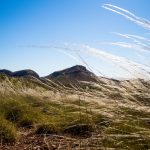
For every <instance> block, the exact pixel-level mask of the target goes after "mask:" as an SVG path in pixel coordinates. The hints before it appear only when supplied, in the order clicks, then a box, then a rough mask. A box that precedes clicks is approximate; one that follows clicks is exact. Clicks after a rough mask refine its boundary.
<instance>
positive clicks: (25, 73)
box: [0, 69, 39, 78]
mask: <svg viewBox="0 0 150 150" xmlns="http://www.w3.org/2000/svg"><path fill="white" fill-rule="evenodd" d="M0 74H5V75H8V76H11V77H35V78H39V75H38V74H37V73H36V72H35V71H33V70H30V69H26V70H20V71H16V72H11V71H9V70H6V69H3V70H0Z"/></svg>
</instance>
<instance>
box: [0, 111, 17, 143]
mask: <svg viewBox="0 0 150 150" xmlns="http://www.w3.org/2000/svg"><path fill="white" fill-rule="evenodd" d="M17 139H18V135H17V131H16V128H15V126H14V125H13V124H12V123H11V122H9V121H8V120H6V119H5V118H4V116H3V115H2V114H0V141H1V143H2V144H3V143H13V142H16V140H17Z"/></svg>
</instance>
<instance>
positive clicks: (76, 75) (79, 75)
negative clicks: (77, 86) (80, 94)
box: [46, 65, 97, 84]
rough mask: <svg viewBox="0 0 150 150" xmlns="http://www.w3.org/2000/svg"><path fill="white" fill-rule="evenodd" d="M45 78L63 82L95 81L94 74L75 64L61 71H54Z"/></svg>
mask: <svg viewBox="0 0 150 150" xmlns="http://www.w3.org/2000/svg"><path fill="white" fill-rule="evenodd" d="M46 78H47V79H50V80H53V81H58V82H61V83H63V84H68V83H77V81H88V82H90V81H92V82H97V77H96V75H95V74H94V73H92V72H90V71H89V70H87V69H86V67H84V66H81V65H76V66H73V67H70V68H67V69H64V70H61V71H56V72H54V73H52V74H50V75H48V76H46Z"/></svg>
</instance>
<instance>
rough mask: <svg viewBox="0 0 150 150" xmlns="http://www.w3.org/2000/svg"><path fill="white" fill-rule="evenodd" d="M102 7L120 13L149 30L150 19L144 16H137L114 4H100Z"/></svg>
mask: <svg viewBox="0 0 150 150" xmlns="http://www.w3.org/2000/svg"><path fill="white" fill-rule="evenodd" d="M102 7H103V8H105V9H107V10H110V11H112V12H115V13H117V14H119V15H122V16H123V17H125V18H126V19H128V20H130V21H132V22H134V23H136V24H137V25H139V26H141V27H143V28H145V29H148V30H150V21H149V20H147V19H145V18H141V17H138V16H136V15H135V14H133V13H131V12H130V11H128V10H126V9H123V8H121V7H118V6H115V5H111V4H104V5H102Z"/></svg>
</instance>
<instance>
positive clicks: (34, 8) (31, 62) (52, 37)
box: [0, 0, 150, 77]
mask: <svg viewBox="0 0 150 150" xmlns="http://www.w3.org/2000/svg"><path fill="white" fill-rule="evenodd" d="M104 4H112V5H114V6H118V7H121V8H124V9H126V10H128V11H130V12H132V13H134V14H136V15H137V16H139V17H143V18H146V19H150V13H149V6H150V1H149V0H142V1H139V0H0V56H1V61H0V62H1V63H0V69H3V68H5V69H9V70H12V71H15V70H20V69H27V68H30V69H33V70H35V71H36V72H38V73H39V74H40V75H41V76H43V75H48V74H50V73H51V72H53V71H56V70H59V69H63V68H66V67H70V66H73V65H75V64H79V62H77V61H76V60H75V59H72V58H71V57H68V56H67V55H65V54H64V53H61V52H60V51H59V50H58V49H54V48H40V47H38V46H37V47H32V46H31V47H30V46H26V45H50V44H53V45H60V44H63V43H77V44H79V45H80V44H86V45H89V46H91V47H94V48H97V49H103V51H104V52H107V53H111V54H113V55H115V56H119V57H125V58H127V59H130V60H132V61H133V62H136V63H140V64H146V65H149V56H150V55H149V53H144V54H143V53H138V54H137V52H135V51H134V50H131V49H128V48H123V47H118V46H114V45H111V44H110V42H128V40H129V39H124V38H123V37H120V36H118V35H115V34H113V33H114V32H116V33H122V34H132V35H139V36H142V37H144V38H147V39H149V38H150V34H149V29H145V28H143V27H141V26H139V25H137V24H136V23H134V22H132V21H130V20H128V19H126V18H124V17H123V16H121V15H119V14H117V13H114V12H112V11H109V10H107V9H105V8H103V7H102V5H104ZM103 43H107V44H103ZM108 43H109V44H108ZM71 55H73V54H71ZM82 56H83V57H84V59H85V60H86V61H87V62H88V63H89V65H91V66H92V67H93V68H98V69H99V71H100V72H103V73H104V75H106V76H111V77H113V76H115V75H116V74H120V75H123V74H124V72H123V70H121V69H120V68H119V67H120V66H119V67H116V69H114V68H113V66H114V64H111V63H106V61H104V60H99V59H98V58H95V57H90V56H89V55H84V54H83V55H82ZM114 72H115V73H116V74H115V73H114Z"/></svg>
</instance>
